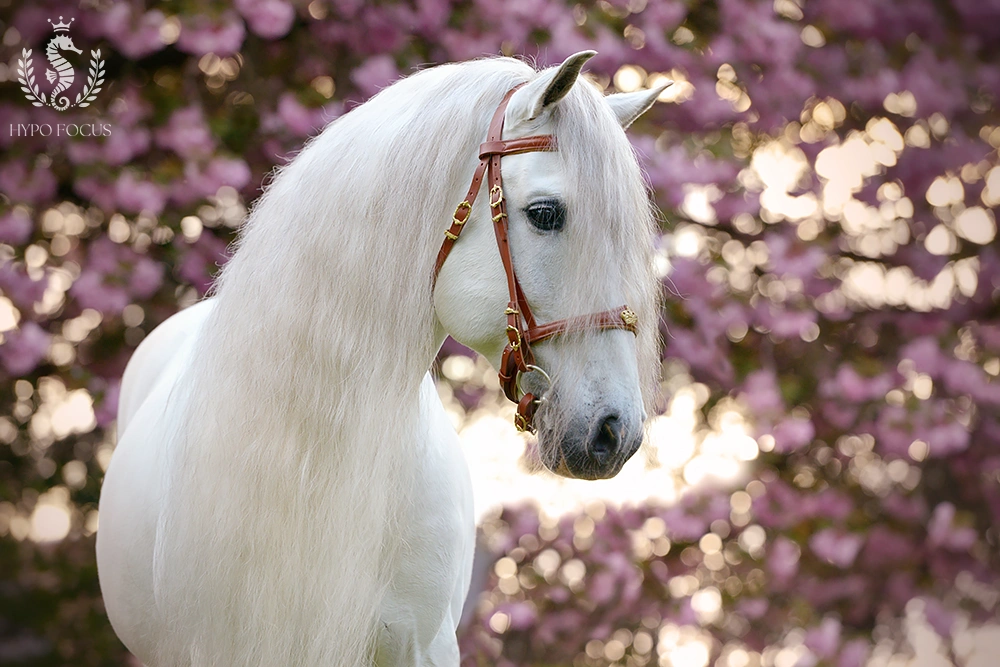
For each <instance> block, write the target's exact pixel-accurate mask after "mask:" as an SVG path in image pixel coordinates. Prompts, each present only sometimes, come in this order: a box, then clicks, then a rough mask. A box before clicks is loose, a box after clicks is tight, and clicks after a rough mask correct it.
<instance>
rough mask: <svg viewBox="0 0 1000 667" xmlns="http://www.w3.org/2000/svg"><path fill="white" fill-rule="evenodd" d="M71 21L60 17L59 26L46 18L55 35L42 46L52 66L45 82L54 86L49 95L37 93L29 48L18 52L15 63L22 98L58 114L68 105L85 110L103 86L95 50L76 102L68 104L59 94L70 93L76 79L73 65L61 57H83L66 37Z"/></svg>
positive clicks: (102, 62) (67, 98) (102, 74)
mask: <svg viewBox="0 0 1000 667" xmlns="http://www.w3.org/2000/svg"><path fill="white" fill-rule="evenodd" d="M74 20H75V19H72V18H71V19H70V20H69V21H66V22H63V17H61V16H60V17H59V22H58V23H52V19H49V23H51V24H52V30H53V31H54V32H55V33H56V35H55V37H53V38H52V39H50V40H49V43H48V44H47V45H46V47H45V56H46V57H47V58H48V60H49V64H50V65H51V67H49V68H47V69H46V70H45V78H46V79H48V81H49V83H51V84H54V85H53V88H52V92H50V93H49V94H48V96H46V95H45V93H43V92H42V91H41V90H39V88H38V84H37V83H35V72H34V65H33V64H32V62H31V49H23V50H22V51H21V58H20V59H19V60H18V62H17V80H18V81H19V82H20V83H21V90H23V91H24V94H25V96H27V98H28V100H29V101H30V102H31V103H32V104H33V105H34V106H36V107H40V106H45V105H48V106H51V107H52V108H53V109H56V110H57V111H65V110H66V109H68V108H70V107H71V106H79V107H86V106H90V103H91V102H93V101H94V98H95V97H96V96H97V93H99V92H101V86H102V84H103V83H104V61H103V60H101V51H100V49H95V50H93V51H91V52H90V56H91V59H90V67H89V68H88V70H87V83H86V85H85V86H84V87H83V90H82V91H81V92H80V93H78V94H77V96H76V100H74V101H73V102H70V99H69V97H68V96H66V95H62V93H64V92H66V91H67V90H69V88H70V87H71V86H72V85H73V82H74V81H75V80H76V72H75V71H74V70H73V65H71V64H70V62H69V61H68V60H66V57H65V56H64V55H63V54H64V53H76V54H80V55H82V54H83V51H81V50H80V49H78V48H76V45H75V44H74V43H73V39H72V38H71V37H70V36H69V34H68V33H69V27H70V24H72V23H73V21H74ZM46 98H47V99H46Z"/></svg>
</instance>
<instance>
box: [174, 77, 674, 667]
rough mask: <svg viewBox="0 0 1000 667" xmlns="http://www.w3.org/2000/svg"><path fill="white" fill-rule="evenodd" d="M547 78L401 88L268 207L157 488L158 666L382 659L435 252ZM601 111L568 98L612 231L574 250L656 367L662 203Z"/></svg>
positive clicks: (301, 162) (428, 81)
mask: <svg viewBox="0 0 1000 667" xmlns="http://www.w3.org/2000/svg"><path fill="white" fill-rule="evenodd" d="M533 76H534V70H532V69H531V68H530V67H528V66H527V65H525V64H524V63H521V62H519V61H516V60H510V59H491V60H481V61H474V62H470V63H465V64H461V65H448V66H443V67H438V68H434V69H431V70H427V71H424V72H421V73H418V74H416V75H414V76H411V77H409V78H407V79H404V80H402V81H400V82H399V83H396V84H395V85H393V86H391V87H389V88H387V89H386V90H384V91H382V92H381V93H380V94H379V95H377V96H375V97H374V98H373V99H372V100H370V101H369V102H367V103H366V104H364V105H363V106H361V107H359V108H357V109H355V110H353V111H352V112H351V113H349V114H347V115H345V116H343V117H341V118H340V119H338V120H337V121H335V122H334V123H332V124H331V125H330V126H329V127H327V128H326V130H324V131H323V132H322V133H321V134H320V135H319V136H318V137H316V138H315V139H314V140H313V141H311V142H310V143H309V144H308V145H307V146H306V147H305V148H304V149H303V150H302V152H301V153H300V154H299V155H298V156H297V157H296V158H295V159H294V160H293V161H292V162H291V163H290V164H289V165H287V166H286V167H284V168H283V169H281V170H280V172H279V173H278V174H277V175H276V177H275V178H274V180H273V182H272V183H271V184H270V186H269V187H268V188H267V191H266V193H265V194H264V195H263V196H262V197H261V199H260V201H259V202H258V203H257V205H256V206H255V208H254V210H253V212H252V214H251V215H250V218H249V220H248V222H247V224H246V226H245V228H244V230H243V234H242V238H241V240H240V242H239V244H238V251H237V252H236V254H235V256H234V257H233V259H232V260H231V261H230V262H229V263H228V264H227V265H226V267H225V269H224V270H223V272H222V276H221V279H220V281H219V284H218V286H217V295H216V298H217V302H216V307H215V309H214V312H213V313H212V315H211V318H210V320H209V321H208V322H207V324H206V326H205V334H204V336H203V338H202V340H201V342H200V344H199V348H198V349H197V350H196V352H195V359H194V363H193V364H192V371H191V374H190V375H191V376H190V378H188V380H187V385H188V386H189V387H190V392H189V393H187V394H186V396H184V397H178V400H184V401H188V404H187V411H186V413H185V414H187V417H188V418H187V420H186V421H185V423H183V424H179V425H178V426H177V428H178V429H180V436H181V437H180V438H179V442H180V445H179V447H177V449H176V452H175V454H174V456H175V457H176V458H175V460H174V461H172V462H171V464H170V465H168V466H167V469H166V471H165V472H164V474H165V475H166V476H167V478H166V479H165V482H166V484H165V486H164V488H166V489H168V491H167V495H168V497H167V498H164V499H163V500H164V502H163V504H162V506H163V507H164V508H165V509H164V511H163V512H162V514H161V517H160V525H159V530H158V536H159V538H158V543H157V547H156V560H155V563H154V574H155V581H156V596H157V604H158V607H159V608H160V609H161V612H162V613H164V614H165V615H166V618H165V619H164V620H165V621H167V622H168V623H169V624H170V627H176V628H178V629H179V630H183V632H184V633H185V634H186V635H187V636H191V637H194V638H195V640H194V642H193V648H192V649H191V650H192V654H191V655H190V656H184V657H178V656H162V658H163V662H164V664H170V663H172V662H173V661H175V660H178V659H180V660H183V661H185V662H194V663H196V664H197V663H200V662H202V660H203V659H202V658H201V656H206V655H207V656H211V655H226V656H229V657H230V663H231V664H234V665H238V664H265V665H281V664H289V661H290V656H296V657H297V658H298V659H297V660H295V662H296V663H297V664H317V665H318V664H325V665H343V666H346V667H357V666H358V665H364V664H369V661H370V651H371V638H372V632H373V631H374V630H375V628H376V614H377V610H378V607H379V604H380V601H381V599H382V596H383V594H384V584H383V583H382V582H385V581H387V580H388V577H387V576H386V573H387V572H389V571H391V570H392V569H393V564H394V562H395V560H396V559H397V558H400V557H402V556H401V555H400V554H399V553H397V552H396V551H395V550H394V549H393V547H392V546H391V545H392V544H393V543H394V541H393V540H392V539H390V537H391V536H392V534H393V531H394V525H393V517H395V516H397V515H398V514H399V511H398V508H400V507H401V506H403V505H404V504H405V503H407V498H408V497H409V493H408V489H409V488H410V485H411V484H412V480H411V479H409V477H408V470H409V467H408V466H407V460H408V457H414V456H419V455H420V452H419V451H413V450H412V448H408V446H407V444H406V443H410V442H412V441H413V440H414V438H413V436H412V434H411V430H412V428H413V424H414V423H415V421H416V419H417V414H416V413H417V396H418V386H419V383H420V380H421V378H422V377H423V375H424V373H425V372H426V370H427V368H428V366H429V364H430V363H431V362H432V360H433V357H434V354H435V352H436V350H435V348H434V346H435V343H436V341H435V334H434V314H433V310H432V305H431V304H432V300H431V273H432V267H433V262H434V258H435V255H436V252H437V247H438V244H439V243H440V239H441V236H442V232H443V230H444V228H445V226H446V225H447V221H448V220H449V219H450V217H451V213H452V211H453V210H454V207H455V205H456V203H457V201H458V200H459V199H460V198H461V196H462V193H463V191H464V188H465V187H466V185H467V182H468V179H469V178H470V176H471V174H472V171H473V170H474V168H475V165H476V162H477V157H478V156H477V154H478V150H477V149H478V145H479V143H480V142H481V141H482V140H483V138H484V135H485V131H486V126H487V124H488V121H489V117H490V114H491V113H492V111H493V110H494V108H495V107H496V105H497V103H498V102H499V100H500V98H501V97H502V96H503V94H504V93H505V92H506V91H507V90H508V89H509V88H511V87H512V86H513V85H516V84H517V83H520V82H522V81H525V80H528V79H530V78H531V77H533ZM601 104H603V103H602V102H601V101H600V98H599V94H598V93H597V92H596V91H594V90H592V89H591V87H590V86H586V85H578V86H575V87H574V91H573V92H572V94H571V95H570V98H568V99H567V101H566V102H564V103H563V105H562V107H561V108H560V109H559V110H558V112H559V116H558V118H557V119H556V128H557V133H558V134H559V136H560V140H561V145H562V146H565V147H566V148H565V149H564V150H563V152H562V153H561V154H562V155H563V156H564V158H563V159H564V160H565V161H566V164H567V170H568V172H569V173H570V174H571V178H572V179H575V180H576V183H574V186H575V188H577V189H578V193H577V194H578V195H579V197H578V199H577V202H578V205H579V206H581V207H584V208H587V209H588V210H589V213H588V215H589V216H591V217H592V218H593V219H594V220H595V224H598V222H597V221H600V224H610V225H611V226H612V229H611V232H610V235H609V232H608V230H603V231H601V233H597V232H596V231H595V232H594V234H592V235H582V236H581V239H582V240H581V243H583V244H584V245H587V246H589V247H587V248H585V250H584V251H585V252H591V253H592V255H590V256H592V257H595V258H596V259H595V260H594V261H593V264H596V265H599V264H600V262H602V261H606V260H605V258H607V257H614V258H615V261H616V262H619V263H620V264H621V265H622V266H623V271H624V275H625V276H626V279H627V285H628V288H627V292H628V295H629V296H628V300H629V303H630V304H632V306H633V308H634V309H636V310H637V311H639V314H640V317H641V320H640V321H641V322H642V324H643V328H642V330H641V331H640V335H639V343H640V345H639V350H640V369H643V370H646V369H651V368H654V367H655V364H654V363H653V360H654V358H655V357H656V355H657V354H658V351H657V346H656V337H657V334H656V327H655V322H656V319H655V318H656V314H655V308H656V298H655V295H654V291H653V285H654V281H653V280H651V276H650V273H649V272H650V266H651V264H650V261H649V256H648V250H647V248H648V246H649V241H648V233H649V227H650V224H651V223H650V216H649V208H648V203H647V201H646V192H645V190H644V188H643V186H642V180H641V178H640V177H639V174H638V167H637V166H636V164H635V159H634V157H633V156H632V155H631V152H630V149H629V147H628V145H627V143H624V142H623V141H622V140H621V138H620V136H618V134H613V133H619V134H620V133H621V129H620V127H618V125H617V123H616V122H615V121H614V118H613V117H612V115H611V113H610V112H608V111H607V110H606V109H601V106H600V105H601ZM563 136H567V137H575V138H578V139H579V141H562V137H563ZM573 146H577V148H573ZM584 147H587V148H584ZM609 155H610V156H611V158H610V159H609V158H608V156H609ZM611 180H613V181H614V183H613V184H612V183H611V182H610V181H611ZM636 210H639V211H641V212H643V213H642V214H641V215H640V218H641V219H639V220H638V221H637V220H636V219H634V215H633V214H634V212H635V211H636ZM625 218H628V219H625ZM588 236H591V237H592V240H589V241H588V240H587V237H588ZM609 239H610V240H609ZM586 269H587V267H582V268H581V272H580V273H581V275H580V276H568V277H567V284H568V285H573V289H572V290H569V292H568V294H567V298H568V299H571V300H572V299H578V300H579V301H580V304H581V307H580V309H579V310H578V312H581V313H585V312H592V310H593V308H590V307H589V304H587V306H584V305H583V304H584V303H585V302H586V298H585V297H584V296H574V295H577V294H580V293H584V294H585V293H586V290H587V289H588V286H590V285H593V286H595V287H596V285H597V283H598V282H599V281H600V278H601V276H599V275H598V276H592V275H591V274H593V273H594V272H593V271H588V270H586ZM574 281H575V282H574ZM644 379H645V380H646V381H647V383H652V382H655V380H656V378H655V377H653V376H652V373H650V377H647V378H644ZM648 395H649V394H648V393H647V396H648ZM401 445H402V446H401ZM206 535H211V536H212V538H211V539H210V540H206V539H205V537H204V536H206ZM174 550H177V551H178V552H180V553H183V554H184V555H185V557H184V558H172V557H171V554H172V552H173V551H174ZM331 558H334V560H332V562H331ZM178 563H185V564H187V563H189V564H191V565H190V566H189V567H186V568H185V567H181V568H178V566H177V564H178ZM330 591H333V592H334V593H333V594H332V595H331V594H330ZM320 592H323V598H322V599H319V595H320ZM220 609H221V610H223V611H222V612H219V611H218V610H220ZM303 610H309V612H308V613H304V612H303ZM316 610H322V613H318V614H317V613H316ZM194 612H197V613H194ZM191 618H199V619H203V618H208V619H211V620H210V622H209V623H208V624H201V625H199V626H197V627H195V626H194V625H193V623H192V622H191V621H190V620H188V619H191Z"/></svg>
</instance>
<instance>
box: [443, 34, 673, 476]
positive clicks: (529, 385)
mask: <svg viewBox="0 0 1000 667" xmlns="http://www.w3.org/2000/svg"><path fill="white" fill-rule="evenodd" d="M593 55H594V53H593V52H584V53H580V54H577V55H575V56H571V57H570V58H568V59H567V60H566V61H565V62H564V63H563V64H562V65H561V66H560V67H558V68H552V69H549V70H545V71H542V72H540V73H538V74H536V75H535V76H534V78H533V79H531V80H530V81H529V82H528V83H527V84H526V85H524V86H523V87H522V88H520V89H519V90H517V92H515V93H514V94H513V96H512V97H511V98H510V102H509V104H508V106H507V110H506V116H505V122H504V129H503V139H505V140H509V139H517V138H520V137H528V136H537V135H552V136H553V137H555V141H556V148H557V150H554V151H548V150H533V151H532V152H526V153H522V154H506V156H505V157H503V158H502V175H503V196H504V198H505V200H506V213H507V216H508V217H507V234H508V236H509V246H510V255H511V257H512V260H513V266H514V271H515V273H516V277H517V281H518V282H519V283H520V287H521V288H522V290H523V294H524V300H525V301H526V303H527V304H528V305H529V306H530V311H531V312H532V313H533V315H534V320H535V321H536V322H537V324H538V325H544V324H546V323H550V322H555V321H559V320H570V319H574V318H579V317H580V316H584V318H586V317H587V316H588V314H594V313H599V314H601V315H602V316H607V317H611V318H612V319H613V318H615V317H617V316H618V315H619V314H620V310H621V309H620V307H621V306H622V305H623V304H627V305H628V306H629V307H630V308H631V309H632V310H633V311H634V312H635V314H636V315H637V316H638V323H637V325H636V327H635V335H633V332H631V331H628V330H625V329H623V328H608V327H602V326H596V327H586V326H581V327H573V328H574V329H578V330H576V331H571V332H569V333H566V334H563V335H561V336H557V337H553V338H549V339H547V340H544V341H540V342H536V343H534V344H532V345H531V348H530V350H531V355H532V356H533V360H534V364H533V366H534V367H538V368H541V369H544V371H545V373H543V372H541V371H534V370H532V371H531V372H526V373H524V374H523V377H522V378H521V389H522V390H523V391H524V392H530V393H532V394H534V395H535V396H538V397H541V399H540V401H539V403H538V405H537V412H536V414H535V417H534V425H535V427H536V428H537V431H538V436H539V452H540V454H541V458H542V461H543V462H544V464H545V465H546V467H548V468H549V469H550V470H552V471H554V472H556V473H559V474H561V475H565V476H568V477H580V478H587V479H598V478H605V477H611V476H613V475H615V474H617V472H618V471H619V470H620V469H621V467H622V465H623V464H624V463H625V462H626V461H627V460H628V459H629V457H631V456H632V454H634V453H635V452H636V450H637V449H638V447H639V444H640V443H641V441H642V436H643V422H644V420H645V417H646V412H645V409H644V391H645V392H646V399H647V400H648V398H649V395H648V392H649V389H650V387H652V386H653V385H654V384H655V381H656V379H657V378H658V372H657V370H658V359H659V356H658V349H657V348H658V343H657V339H658V335H657V331H658V327H657V308H656V302H657V296H656V295H657V294H658V288H657V282H656V280H655V278H654V275H653V272H652V262H651V248H652V214H651V210H650V205H649V200H648V194H647V192H646V189H645V186H644V183H643V180H642V176H641V173H640V169H639V166H638V164H637V162H636V159H635V156H634V154H633V152H632V148H631V146H630V144H629V142H628V140H627V138H626V137H625V133H624V131H623V128H625V127H627V126H628V125H629V124H630V123H631V122H632V121H633V120H635V119H636V118H637V117H638V116H639V115H640V114H642V113H643V112H644V111H645V110H646V109H648V108H649V107H650V106H651V105H652V104H653V102H654V101H655V100H656V97H657V96H658V95H659V93H660V91H661V90H662V88H661V89H656V90H643V91H639V92H636V93H627V94H617V95H611V96H608V97H604V96H602V95H601V94H600V93H599V92H598V91H597V90H596V88H595V87H594V86H592V85H590V84H589V83H588V82H586V81H578V76H579V73H580V69H581V67H582V66H583V64H584V63H585V62H586V61H587V60H588V59H589V58H590V57H591V56H593ZM484 130H485V127H484ZM489 190H490V188H489V187H488V184H487V186H484V188H483V195H482V196H481V198H480V199H479V200H478V201H479V203H476V204H475V205H474V206H473V210H472V213H471V214H470V221H469V224H468V226H467V227H468V229H465V231H464V232H463V234H462V237H461V241H460V242H457V243H455V246H454V250H453V251H452V252H451V253H450V255H449V259H448V261H447V262H445V263H444V265H443V268H442V269H441V271H440V274H439V277H438V280H437V284H436V289H435V296H434V298H435V310H436V313H437V317H438V320H439V322H440V323H441V325H442V327H443V328H444V330H445V331H447V332H449V333H450V334H451V335H452V336H453V337H455V338H456V339H457V340H459V341H460V342H462V343H464V344H466V345H468V346H470V347H472V348H474V349H476V350H477V351H478V352H480V353H481V354H483V355H484V356H486V357H487V358H488V359H490V360H491V361H492V362H493V364H494V366H496V367H498V368H502V366H501V356H502V355H503V350H504V347H505V346H507V345H508V344H509V343H511V338H512V337H514V338H516V336H511V335H509V334H508V332H507V330H508V329H509V326H510V323H511V321H512V320H511V315H510V314H509V310H508V309H509V301H512V299H511V295H510V293H509V283H508V279H507V277H506V273H505V270H504V267H503V265H502V262H501V256H500V253H499V252H498V244H497V241H496V240H495V238H494V229H493V222H492V221H491V218H492V217H493V216H494V215H496V214H497V212H498V210H499V209H496V208H493V209H491V206H490V202H489V201H486V200H487V199H488V196H487V194H486V193H487V191H489ZM456 203H457V202H456ZM463 228H464V225H463ZM615 308H618V310H614V311H611V312H610V314H608V313H606V312H605V311H609V309H615ZM505 310H506V311H508V312H507V314H506V315H505ZM514 317H515V318H516V317H519V315H515V316H514ZM595 319H596V316H595ZM626 319H628V320H631V314H629V315H627V316H626ZM575 321H576V322H578V323H579V322H581V320H575ZM584 321H585V320H584ZM594 323H596V322H591V324H594ZM514 344H515V345H516V341H515V343H514ZM549 378H551V384H550V381H549Z"/></svg>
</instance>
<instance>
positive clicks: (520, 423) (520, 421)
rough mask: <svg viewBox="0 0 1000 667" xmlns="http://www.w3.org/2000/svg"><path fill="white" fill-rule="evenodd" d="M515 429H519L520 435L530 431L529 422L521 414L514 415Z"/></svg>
mask: <svg viewBox="0 0 1000 667" xmlns="http://www.w3.org/2000/svg"><path fill="white" fill-rule="evenodd" d="M514 428H516V429H517V432H518V433H524V432H525V431H527V430H528V420H527V419H525V418H524V415H522V414H521V413H520V412H515V413H514Z"/></svg>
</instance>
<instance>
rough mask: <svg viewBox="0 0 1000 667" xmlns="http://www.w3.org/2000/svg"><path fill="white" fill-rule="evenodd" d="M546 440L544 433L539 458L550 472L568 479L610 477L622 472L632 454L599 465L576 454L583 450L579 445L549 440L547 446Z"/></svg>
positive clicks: (540, 440)
mask: <svg viewBox="0 0 1000 667" xmlns="http://www.w3.org/2000/svg"><path fill="white" fill-rule="evenodd" d="M545 440H546V439H545V437H544V435H543V436H542V437H540V438H539V442H540V444H539V458H540V459H541V462H542V465H544V466H545V468H546V470H548V471H549V472H551V473H554V474H556V475H559V476H560V477H566V478H567V479H585V480H597V479H610V478H612V477H614V476H615V475H617V474H618V473H619V472H621V469H622V466H624V465H625V462H626V461H628V460H629V459H630V458H631V456H632V455H631V454H628V455H625V456H621V457H616V459H615V460H614V461H613V462H610V465H605V466H597V465H594V464H592V463H589V462H587V461H586V460H585V457H584V456H581V455H580V454H578V453H577V454H576V455H574V454H575V453H576V452H579V451H582V449H581V448H580V447H579V446H576V445H574V444H570V443H567V442H563V443H562V444H556V443H554V442H552V441H548V446H546V445H545V444H541V443H544V442H545ZM567 451H569V452H571V453H570V456H569V457H567V456H566V452H567Z"/></svg>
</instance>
